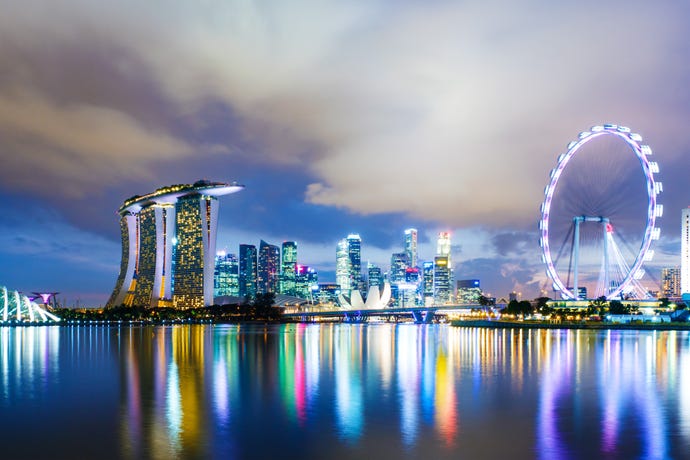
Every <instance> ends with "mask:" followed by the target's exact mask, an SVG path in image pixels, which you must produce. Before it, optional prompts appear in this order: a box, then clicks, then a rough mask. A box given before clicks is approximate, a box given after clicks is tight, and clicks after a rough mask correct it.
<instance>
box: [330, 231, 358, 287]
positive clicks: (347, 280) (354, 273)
mask: <svg viewBox="0 0 690 460" xmlns="http://www.w3.org/2000/svg"><path fill="white" fill-rule="evenodd" d="M335 280H336V283H337V284H339V285H340V289H341V291H342V293H343V294H345V295H348V296H349V294H350V291H352V290H354V289H360V283H361V281H362V240H361V238H360V237H359V235H356V234H350V235H348V237H347V238H345V239H342V240H340V241H339V242H338V247H337V249H336V266H335Z"/></svg>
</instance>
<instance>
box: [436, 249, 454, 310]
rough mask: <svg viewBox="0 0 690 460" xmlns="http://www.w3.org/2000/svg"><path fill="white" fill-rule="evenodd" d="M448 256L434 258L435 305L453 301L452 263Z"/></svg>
mask: <svg viewBox="0 0 690 460" xmlns="http://www.w3.org/2000/svg"><path fill="white" fill-rule="evenodd" d="M448 259H449V257H448V256H436V257H434V303H435V304H436V305H444V304H447V303H450V301H451V287H450V286H451V284H450V283H451V279H450V262H449V260H448Z"/></svg>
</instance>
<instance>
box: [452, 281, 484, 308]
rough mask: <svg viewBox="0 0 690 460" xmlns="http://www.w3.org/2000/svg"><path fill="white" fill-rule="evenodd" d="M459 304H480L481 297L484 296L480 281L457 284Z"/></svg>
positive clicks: (459, 282)
mask: <svg viewBox="0 0 690 460" xmlns="http://www.w3.org/2000/svg"><path fill="white" fill-rule="evenodd" d="M457 288H458V294H457V301H458V303H469V304H477V303H479V297H480V296H481V295H482V288H481V286H480V283H479V280H459V281H458V282H457Z"/></svg>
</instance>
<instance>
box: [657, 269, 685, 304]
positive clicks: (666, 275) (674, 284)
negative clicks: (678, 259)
mask: <svg viewBox="0 0 690 460" xmlns="http://www.w3.org/2000/svg"><path fill="white" fill-rule="evenodd" d="M681 294H682V292H681V291H680V268H678V267H672V268H668V267H667V268H662V269H661V297H667V298H679V297H680V295H681Z"/></svg>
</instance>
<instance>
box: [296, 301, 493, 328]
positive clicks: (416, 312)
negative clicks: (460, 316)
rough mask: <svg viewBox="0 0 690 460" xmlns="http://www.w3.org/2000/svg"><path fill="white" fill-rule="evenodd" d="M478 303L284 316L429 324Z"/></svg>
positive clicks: (300, 310) (315, 310)
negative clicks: (405, 321) (378, 319)
mask: <svg viewBox="0 0 690 460" xmlns="http://www.w3.org/2000/svg"><path fill="white" fill-rule="evenodd" d="M483 308H486V307H483V306H481V305H478V304H458V305H435V306H429V307H400V308H377V309H370V310H367V309H360V310H354V309H353V310H347V309H343V308H339V307H330V308H323V307H296V308H286V309H285V311H284V313H283V318H285V319H292V320H295V321H298V322H313V321H319V320H322V319H325V318H330V319H335V320H340V321H343V322H348V323H361V322H366V321H368V320H369V318H372V317H377V318H383V319H385V320H386V321H399V320H400V319H403V318H405V319H407V318H410V317H411V318H412V319H413V320H414V322H415V323H417V324H429V323H432V322H433V321H434V318H438V317H439V316H444V315H446V314H448V313H451V312H468V313H469V312H470V311H471V310H473V309H483Z"/></svg>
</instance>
